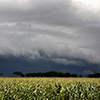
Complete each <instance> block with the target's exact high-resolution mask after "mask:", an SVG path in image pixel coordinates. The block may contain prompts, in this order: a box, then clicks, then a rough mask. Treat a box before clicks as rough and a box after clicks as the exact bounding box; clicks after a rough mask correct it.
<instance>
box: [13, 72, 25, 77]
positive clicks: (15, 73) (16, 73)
mask: <svg viewBox="0 0 100 100" xmlns="http://www.w3.org/2000/svg"><path fill="white" fill-rule="evenodd" d="M13 75H14V76H21V77H24V74H23V73H22V72H19V71H15V72H13Z"/></svg>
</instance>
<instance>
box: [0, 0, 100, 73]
mask: <svg viewBox="0 0 100 100" xmlns="http://www.w3.org/2000/svg"><path fill="white" fill-rule="evenodd" d="M99 40H100V0H88V1H87V0H0V56H1V58H2V57H6V58H7V57H8V56H13V57H19V58H21V57H25V58H26V59H30V60H31V62H32V61H35V60H39V61H40V62H41V61H42V60H48V61H51V62H53V63H56V64H58V65H60V66H61V65H62V66H64V68H63V69H62V70H66V69H67V67H68V66H72V65H73V66H80V69H81V66H83V64H84V62H86V63H87V64H90V65H97V66H98V68H97V70H96V71H99V70H98V69H99V67H100V43H99ZM3 59H4V58H3ZM40 59H41V60H40ZM0 62H1V61H0ZM5 63H6V62H5ZM32 63H33V62H32ZM45 63H46V62H45ZM33 64H34V63H33ZM10 66H11V65H10ZM21 66H23V65H21ZM31 66H32V65H31ZM41 66H42V65H41ZM47 66H50V65H49V63H48V64H47ZM8 67H9V66H8ZM23 67H24V66H23ZM33 67H34V66H33ZM42 67H43V66H42ZM18 68H19V66H18ZM39 68H40V67H39ZM39 68H38V69H39ZM93 68H94V67H89V69H88V67H87V66H86V67H85V69H84V70H83V72H87V73H89V72H92V70H93ZM19 69H20V68H19ZM57 69H58V68H57V65H56V68H55V69H54V70H57ZM1 70H3V68H2V69H1ZM16 70H17V68H16ZM23 70H24V69H23ZM51 70H53V68H52V69H51ZM59 70H60V69H59ZM71 70H72V69H71ZM73 70H74V71H75V72H77V70H78V69H77V68H76V70H75V68H74V69H73ZM36 71H37V70H36ZM39 71H41V70H39ZM45 71H46V70H45Z"/></svg>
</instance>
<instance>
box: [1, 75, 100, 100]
mask: <svg viewBox="0 0 100 100" xmlns="http://www.w3.org/2000/svg"><path fill="white" fill-rule="evenodd" d="M0 100H100V79H99V78H6V77H1V78H0Z"/></svg>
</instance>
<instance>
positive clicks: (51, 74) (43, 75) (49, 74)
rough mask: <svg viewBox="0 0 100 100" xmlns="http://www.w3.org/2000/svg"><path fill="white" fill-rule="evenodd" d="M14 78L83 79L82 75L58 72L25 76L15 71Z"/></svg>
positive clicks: (27, 74)
mask: <svg viewBox="0 0 100 100" xmlns="http://www.w3.org/2000/svg"><path fill="white" fill-rule="evenodd" d="M13 75H14V76H20V77H24V76H25V77H82V75H79V76H78V75H77V74H70V73H69V72H67V73H62V72H58V71H49V72H43V73H41V72H38V73H26V74H25V75H24V74H23V73H22V72H19V71H15V72H14V73H13Z"/></svg>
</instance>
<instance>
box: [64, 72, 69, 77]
mask: <svg viewBox="0 0 100 100" xmlns="http://www.w3.org/2000/svg"><path fill="white" fill-rule="evenodd" d="M70 76H71V74H70V73H69V72H67V73H63V77H70Z"/></svg>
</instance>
